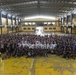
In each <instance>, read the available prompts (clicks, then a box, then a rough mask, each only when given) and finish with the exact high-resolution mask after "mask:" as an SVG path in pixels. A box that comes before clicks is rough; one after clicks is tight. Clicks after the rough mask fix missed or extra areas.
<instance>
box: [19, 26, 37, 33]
mask: <svg viewBox="0 0 76 75" xmlns="http://www.w3.org/2000/svg"><path fill="white" fill-rule="evenodd" d="M28 28H30V29H28ZM32 28H34V29H32ZM35 29H36V26H21V27H20V28H19V31H22V32H35Z"/></svg>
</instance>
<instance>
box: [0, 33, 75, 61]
mask: <svg viewBox="0 0 76 75" xmlns="http://www.w3.org/2000/svg"><path fill="white" fill-rule="evenodd" d="M1 53H6V58H9V57H11V56H13V57H20V56H23V55H26V57H35V56H48V53H51V54H56V55H62V56H63V57H64V58H74V59H75V57H76V36H75V35H71V36H65V35H62V36H60V35H44V36H40V35H34V34H2V35H0V54H1ZM3 59H4V58H3Z"/></svg>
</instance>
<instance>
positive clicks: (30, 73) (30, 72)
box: [29, 58, 35, 75]
mask: <svg viewBox="0 0 76 75" xmlns="http://www.w3.org/2000/svg"><path fill="white" fill-rule="evenodd" d="M34 60H35V59H34V58H33V59H32V63H31V67H30V71H29V75H32V69H33V65H34Z"/></svg>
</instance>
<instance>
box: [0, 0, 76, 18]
mask: <svg viewBox="0 0 76 75" xmlns="http://www.w3.org/2000/svg"><path fill="white" fill-rule="evenodd" d="M75 8H76V0H0V11H5V12H7V13H11V14H14V15H16V16H19V17H28V16H34V15H46V16H49V15H50V16H59V15H63V14H65V13H67V12H69V11H73V10H74V9H75Z"/></svg>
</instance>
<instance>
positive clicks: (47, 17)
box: [25, 16, 55, 20]
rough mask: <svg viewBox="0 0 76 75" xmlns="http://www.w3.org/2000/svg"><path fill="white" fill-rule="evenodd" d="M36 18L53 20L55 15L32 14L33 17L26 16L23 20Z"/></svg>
mask: <svg viewBox="0 0 76 75" xmlns="http://www.w3.org/2000/svg"><path fill="white" fill-rule="evenodd" d="M36 18H45V19H53V20H55V17H52V16H33V17H27V18H25V20H29V19H36Z"/></svg>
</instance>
